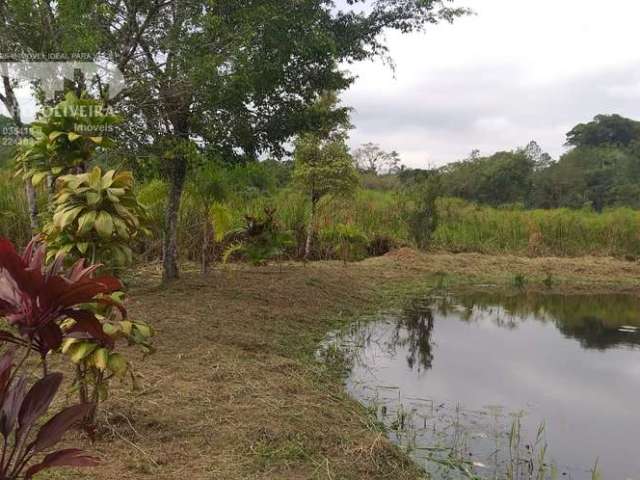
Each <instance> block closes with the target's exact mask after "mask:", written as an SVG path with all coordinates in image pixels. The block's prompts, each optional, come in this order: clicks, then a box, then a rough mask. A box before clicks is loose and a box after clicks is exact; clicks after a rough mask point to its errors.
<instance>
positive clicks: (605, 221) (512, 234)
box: [434, 199, 640, 257]
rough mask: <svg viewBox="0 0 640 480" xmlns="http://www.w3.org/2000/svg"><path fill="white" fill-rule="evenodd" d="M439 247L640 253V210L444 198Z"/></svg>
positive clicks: (565, 253)
mask: <svg viewBox="0 0 640 480" xmlns="http://www.w3.org/2000/svg"><path fill="white" fill-rule="evenodd" d="M438 212H439V214H440V225H439V227H438V229H437V230H436V233H435V236H434V246H436V247H438V248H442V249H444V250H448V251H462V252H480V253H490V254H500V253H512V254H520V255H531V256H544V255H554V256H581V255H612V256H629V255H630V256H634V257H635V256H637V255H639V254H640V234H639V232H640V212H639V211H636V210H633V209H630V208H616V209H610V210H606V211H604V212H603V213H596V212H593V211H590V210H569V209H556V210H505V209H499V208H490V207H481V206H478V205H475V204H472V203H467V202H464V201H462V200H458V199H441V200H440V201H439V202H438Z"/></svg>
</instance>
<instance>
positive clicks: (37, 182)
mask: <svg viewBox="0 0 640 480" xmlns="http://www.w3.org/2000/svg"><path fill="white" fill-rule="evenodd" d="M46 176H47V172H38V173H35V174H34V175H33V176H32V177H31V183H33V186H34V187H37V186H38V185H40V183H41V182H42V180H44V179H45V178H46Z"/></svg>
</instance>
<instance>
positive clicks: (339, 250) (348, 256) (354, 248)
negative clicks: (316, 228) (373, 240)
mask: <svg viewBox="0 0 640 480" xmlns="http://www.w3.org/2000/svg"><path fill="white" fill-rule="evenodd" d="M320 240H321V242H322V243H324V244H328V245H329V246H330V250H331V252H332V254H333V255H334V256H336V257H337V258H339V259H340V260H342V261H343V262H344V263H345V264H346V263H347V262H350V261H353V260H362V259H363V258H364V257H366V255H367V246H368V243H369V239H368V238H367V237H366V235H364V234H363V233H362V232H361V231H360V230H359V229H358V227H356V226H355V225H351V224H343V223H340V224H338V225H335V226H333V227H331V228H327V229H325V230H322V231H321V232H320Z"/></svg>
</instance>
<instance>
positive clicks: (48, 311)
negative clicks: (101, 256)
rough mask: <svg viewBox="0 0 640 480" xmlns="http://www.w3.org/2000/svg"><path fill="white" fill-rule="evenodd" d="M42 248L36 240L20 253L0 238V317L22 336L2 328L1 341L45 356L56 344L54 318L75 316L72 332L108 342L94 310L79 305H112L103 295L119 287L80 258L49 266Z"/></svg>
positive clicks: (59, 333) (59, 334) (58, 335)
mask: <svg viewBox="0 0 640 480" xmlns="http://www.w3.org/2000/svg"><path fill="white" fill-rule="evenodd" d="M44 260H45V247H44V245H43V244H42V243H40V242H39V240H38V239H37V237H36V238H34V240H32V241H31V243H30V244H29V245H28V246H27V248H26V249H25V251H24V253H23V254H22V255H20V254H19V253H18V252H17V251H16V249H15V247H14V246H13V244H12V243H11V242H10V241H8V240H6V239H4V238H0V317H4V318H6V320H7V321H8V322H9V323H10V324H11V325H13V326H15V327H16V328H17V329H18V331H19V332H20V334H21V335H22V336H23V339H20V338H17V337H15V336H14V335H12V334H11V333H9V332H0V341H2V340H4V341H9V342H12V343H17V344H20V345H23V346H24V345H29V344H30V345H31V347H32V348H33V349H35V350H37V351H38V352H40V354H41V355H42V356H43V357H44V356H46V354H47V353H48V352H50V351H51V350H55V349H57V348H58V347H60V345H61V343H62V331H61V329H60V326H59V324H58V323H57V322H59V321H60V320H63V319H65V318H73V319H74V320H76V322H77V323H76V325H75V326H74V327H73V333H72V334H73V335H75V336H81V337H83V338H91V339H93V340H96V341H98V342H100V343H104V344H106V345H109V343H110V342H111V340H110V339H109V337H108V336H106V335H104V333H103V332H102V326H101V324H100V322H99V321H98V319H97V318H96V317H95V315H94V313H93V312H92V311H91V310H90V309H88V308H87V307H86V306H83V304H87V303H90V302H93V303H105V304H109V305H114V304H115V306H116V307H117V308H119V309H120V311H121V312H122V314H123V316H124V315H125V313H126V312H125V311H124V309H123V307H122V305H120V304H117V303H115V302H114V301H113V300H112V299H111V298H110V297H107V295H109V294H111V293H113V292H116V291H118V290H121V289H122V284H121V283H120V281H119V280H118V279H117V278H115V277H111V276H101V277H96V278H94V277H93V274H94V272H95V271H96V269H97V268H99V265H93V266H89V267H86V266H85V263H84V260H79V261H78V262H76V263H75V264H74V265H73V266H72V267H71V268H70V269H69V270H68V271H65V269H64V264H63V258H62V257H58V258H56V260H55V261H54V262H53V263H52V264H51V265H49V266H46V265H45V263H44Z"/></svg>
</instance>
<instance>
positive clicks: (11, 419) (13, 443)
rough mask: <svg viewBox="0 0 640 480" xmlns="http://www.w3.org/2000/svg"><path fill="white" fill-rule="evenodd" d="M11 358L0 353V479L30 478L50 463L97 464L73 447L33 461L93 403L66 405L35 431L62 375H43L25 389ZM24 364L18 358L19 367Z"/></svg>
mask: <svg viewBox="0 0 640 480" xmlns="http://www.w3.org/2000/svg"><path fill="white" fill-rule="evenodd" d="M13 360H14V359H13V354H12V353H5V354H4V355H3V356H2V357H0V405H1V408H0V411H1V412H2V418H1V421H0V433H2V438H3V453H2V458H0V480H17V479H18V478H24V479H25V480H29V479H31V478H33V476H34V475H35V474H36V473H38V472H41V471H43V470H46V469H49V468H52V467H63V466H68V467H88V466H94V465H97V464H98V460H97V459H96V458H93V457H90V456H88V455H86V454H85V453H84V452H83V451H82V450H78V449H75V448H68V449H65V450H58V451H55V452H52V453H48V454H47V455H45V456H44V458H43V459H42V460H41V461H40V462H38V463H33V462H32V460H33V459H34V458H35V456H36V455H38V454H41V453H43V452H45V451H49V450H50V449H51V447H54V446H55V445H56V444H58V442H59V441H60V440H61V439H62V437H63V435H64V434H65V433H66V432H67V431H68V430H69V429H71V428H72V427H73V426H75V425H76V424H77V423H79V422H80V421H81V420H82V419H83V418H84V417H85V415H86V414H87V413H88V412H89V411H90V410H91V408H92V405H90V404H80V405H75V406H72V407H68V408H66V409H64V410H62V411H60V412H59V413H58V414H57V415H55V416H53V417H52V418H51V419H50V420H49V421H48V422H46V423H45V424H44V425H42V427H40V428H39V429H38V430H37V433H35V432H36V428H37V427H36V425H37V423H38V421H39V420H40V419H41V418H42V417H43V416H44V415H45V414H46V413H47V410H48V409H49V406H50V405H51V402H52V401H53V399H54V397H55V395H56V393H57V392H58V389H59V388H60V384H61V383H62V375H61V374H59V373H52V374H48V375H45V376H44V377H43V378H42V379H40V380H38V381H37V382H36V383H34V384H33V386H32V387H31V388H30V389H29V391H27V388H26V387H27V380H26V378H25V377H22V376H21V377H17V373H19V371H18V370H17V369H14V366H13ZM23 364H24V362H21V363H20V364H19V365H18V369H19V368H21V367H22V365H23ZM34 433H35V434H34ZM33 437H35V438H33Z"/></svg>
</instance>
